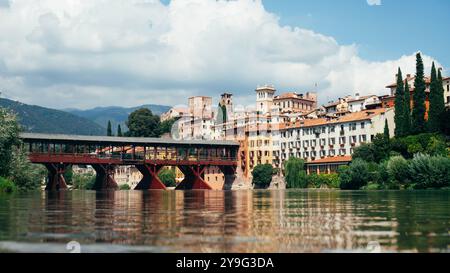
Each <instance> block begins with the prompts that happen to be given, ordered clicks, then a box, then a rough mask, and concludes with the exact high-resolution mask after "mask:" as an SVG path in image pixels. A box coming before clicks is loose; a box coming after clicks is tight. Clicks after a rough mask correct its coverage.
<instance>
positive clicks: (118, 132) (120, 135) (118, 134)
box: [117, 124, 123, 137]
mask: <svg viewBox="0 0 450 273" xmlns="http://www.w3.org/2000/svg"><path fill="white" fill-rule="evenodd" d="M117 136H118V137H122V136H123V134H122V127H120V124H119V125H118V126H117Z"/></svg>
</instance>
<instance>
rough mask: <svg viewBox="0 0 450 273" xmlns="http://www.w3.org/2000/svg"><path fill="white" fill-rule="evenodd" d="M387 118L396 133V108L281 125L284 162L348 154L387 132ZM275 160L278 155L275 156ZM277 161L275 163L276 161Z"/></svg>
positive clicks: (281, 156) (313, 159)
mask: <svg viewBox="0 0 450 273" xmlns="http://www.w3.org/2000/svg"><path fill="white" fill-rule="evenodd" d="M385 120H387V121H388V125H389V131H390V135H391V136H393V135H394V126H395V125H394V110H393V109H384V108H378V109H373V110H363V111H360V112H355V113H349V114H347V115H345V116H342V117H338V118H318V119H306V120H302V121H297V122H295V123H293V124H292V123H291V124H287V125H285V126H284V128H283V127H282V128H281V146H280V153H279V155H280V163H278V164H280V165H279V166H280V167H282V166H283V162H284V161H286V160H288V159H289V158H290V157H297V158H302V159H304V160H305V161H306V162H314V161H315V160H318V159H326V158H332V157H348V158H350V156H351V155H352V153H353V150H354V148H355V147H358V146H359V145H361V144H362V143H368V142H371V141H372V139H373V138H374V137H375V135H376V134H378V133H383V131H384V125H385ZM274 160H275V158H274ZM274 163H275V162H274Z"/></svg>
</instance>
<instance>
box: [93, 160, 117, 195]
mask: <svg viewBox="0 0 450 273" xmlns="http://www.w3.org/2000/svg"><path fill="white" fill-rule="evenodd" d="M92 167H93V168H94V170H95V172H96V173H97V177H96V178H95V185H94V190H116V189H118V188H119V186H118V185H117V183H116V181H115V180H114V166H113V165H109V164H93V165H92Z"/></svg>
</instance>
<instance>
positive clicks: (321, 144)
mask: <svg viewBox="0 0 450 273" xmlns="http://www.w3.org/2000/svg"><path fill="white" fill-rule="evenodd" d="M326 144H327V143H326V139H325V138H322V139H321V140H320V146H325V145H326Z"/></svg>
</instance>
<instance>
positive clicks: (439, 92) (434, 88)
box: [427, 62, 445, 133]
mask: <svg viewBox="0 0 450 273" xmlns="http://www.w3.org/2000/svg"><path fill="white" fill-rule="evenodd" d="M439 72H440V71H439ZM441 77H442V76H441ZM429 98H430V110H429V111H428V123H427V128H428V131H429V132H432V133H434V132H439V129H440V123H441V120H440V119H441V115H442V113H443V112H444V109H445V104H444V93H443V89H442V78H441V79H438V76H437V73H436V67H435V66H434V62H433V66H432V67H431V82H430V95H429Z"/></svg>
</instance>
